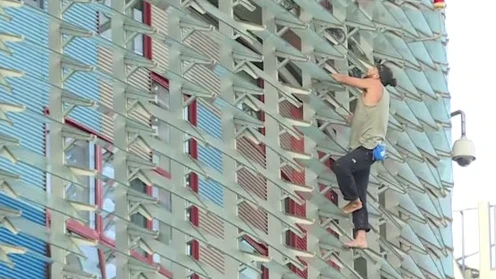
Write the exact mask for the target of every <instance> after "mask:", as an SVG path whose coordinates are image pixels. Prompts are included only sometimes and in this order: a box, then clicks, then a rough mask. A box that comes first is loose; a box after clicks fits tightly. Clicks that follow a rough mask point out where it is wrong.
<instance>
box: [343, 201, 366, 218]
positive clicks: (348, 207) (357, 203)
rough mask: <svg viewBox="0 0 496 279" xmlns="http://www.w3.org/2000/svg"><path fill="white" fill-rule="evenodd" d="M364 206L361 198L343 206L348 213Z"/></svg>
mask: <svg viewBox="0 0 496 279" xmlns="http://www.w3.org/2000/svg"><path fill="white" fill-rule="evenodd" d="M361 208H362V202H361V201H360V199H356V200H354V201H350V202H349V203H348V204H347V205H345V206H344V207H343V211H344V213H346V214H351V213H353V212H355V211H357V210H359V209H361Z"/></svg>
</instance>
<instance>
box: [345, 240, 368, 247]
mask: <svg viewBox="0 0 496 279" xmlns="http://www.w3.org/2000/svg"><path fill="white" fill-rule="evenodd" d="M345 245H346V247H348V248H355V249H367V248H368V244H367V240H361V239H354V240H352V241H350V242H348V243H346V244H345Z"/></svg>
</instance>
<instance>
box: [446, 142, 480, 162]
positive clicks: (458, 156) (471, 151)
mask: <svg viewBox="0 0 496 279" xmlns="http://www.w3.org/2000/svg"><path fill="white" fill-rule="evenodd" d="M451 158H452V159H453V161H455V162H456V163H457V164H458V165H459V166H460V167H466V166H468V165H470V164H471V163H472V162H473V161H475V145H474V143H473V142H472V141H471V140H469V139H468V138H467V137H466V136H462V137H461V138H460V139H458V140H457V141H455V143H454V144H453V149H452V151H451Z"/></svg>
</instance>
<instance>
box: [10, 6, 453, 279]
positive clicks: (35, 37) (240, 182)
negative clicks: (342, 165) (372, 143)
mask: <svg viewBox="0 0 496 279" xmlns="http://www.w3.org/2000/svg"><path fill="white" fill-rule="evenodd" d="M434 2H436V3H437V4H436V7H439V2H443V1H434ZM436 7H435V6H434V3H433V1H432V0H404V1H396V0H394V1H393V0H388V1H385V0H373V1H367V0H360V1H358V0H357V1H351V0H319V1H318V0H149V1H142V0H127V1H123V0H100V1H92V0H77V1H76V0H73V1H71V0H63V1H62V0H45V1H41V0H25V1H24V2H19V1H17V0H0V52H1V53H0V155H1V156H0V181H1V183H0V226H1V228H0V278H9V279H18V278H19V279H20V278H23V279H41V278H78V279H79V278H108V279H112V278H117V279H134V278H139V279H148V278H174V279H179V278H194V279H198V278H210V279H235V278H242V279H255V278H262V279H267V278H270V279H281V278H284V279H292V278H295V279H297V278H307V279H317V278H323V279H345V278H356V279H383V278H387V279H403V278H415V279H426V278H429V279H431V278H440V279H441V278H442V279H445V278H453V277H454V274H453V257H452V250H453V247H452V237H451V194H450V190H451V188H452V186H453V180H452V169H451V168H452V165H451V158H450V155H451V149H450V144H451V122H450V98H449V91H448V88H447V81H446V78H447V73H448V63H447V59H446V44H447V37H446V30H445V28H444V27H445V26H444V12H443V11H442V10H436ZM378 61H381V62H382V63H386V64H387V65H388V66H389V67H390V68H391V69H392V70H393V72H394V74H395V77H396V78H397V80H398V86H397V87H396V88H388V89H387V90H389V91H390V94H391V96H392V98H391V116H390V121H389V131H388V135H387V149H388V158H387V159H386V161H385V162H384V163H380V164H379V163H377V164H375V165H374V167H373V170H372V174H371V180H370V185H369V193H368V197H367V209H368V212H369V215H370V218H371V225H372V231H371V232H370V233H369V235H368V238H369V243H370V247H369V249H366V250H356V251H352V250H348V249H344V248H343V243H344V242H346V241H348V240H349V239H350V238H351V237H352V224H351V220H350V218H349V216H345V215H343V214H342V213H341V210H340V206H341V205H342V203H343V201H342V198H341V197H340V195H339V194H338V193H337V192H335V190H336V189H337V183H336V179H335V176H334V174H333V173H332V171H331V170H330V167H331V166H332V163H333V161H334V160H335V159H337V158H339V157H340V156H342V155H343V154H345V152H346V150H347V144H348V136H349V127H348V125H347V124H346V119H347V117H348V115H349V113H350V111H352V110H353V109H354V106H355V104H356V99H357V97H358V96H359V94H360V93H361V92H359V91H357V90H356V89H354V88H348V87H344V86H342V85H340V84H338V83H337V82H336V81H335V80H334V79H333V78H332V77H331V76H330V73H334V72H341V73H348V74H350V75H353V76H361V75H362V74H363V73H364V71H366V69H367V68H368V67H370V66H371V65H373V64H374V63H376V62H378Z"/></svg>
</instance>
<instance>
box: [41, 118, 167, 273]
mask: <svg viewBox="0 0 496 279" xmlns="http://www.w3.org/2000/svg"><path fill="white" fill-rule="evenodd" d="M45 114H47V115H48V114H49V111H48V109H45ZM65 122H66V124H68V125H69V126H71V127H74V128H76V129H79V130H81V131H83V132H86V133H89V134H92V135H95V136H97V137H98V138H99V139H101V140H103V141H106V142H108V143H110V144H111V143H112V141H111V140H110V139H108V138H105V137H104V136H103V135H101V134H99V133H97V132H95V131H93V130H92V129H90V128H88V127H85V126H84V125H82V124H80V123H78V122H77V121H75V120H73V119H71V118H68V117H67V118H66V119H65ZM47 131H48V130H47V129H45V135H46V136H48V133H47ZM95 149H96V151H95V169H96V170H97V171H99V172H101V170H102V167H103V161H102V151H103V150H102V147H101V146H99V145H95ZM155 171H156V172H157V173H158V174H159V175H161V176H163V177H165V178H168V179H170V178H171V175H170V173H168V172H167V171H165V170H163V169H156V170H155ZM151 188H152V187H150V186H146V190H147V194H148V193H150V194H151ZM95 204H96V205H97V206H98V207H101V206H102V205H103V182H102V181H101V180H99V179H96V181H95ZM46 219H47V227H49V226H50V222H51V214H50V211H49V210H46ZM95 222H96V223H95V229H93V228H91V227H89V226H86V225H83V224H81V223H79V222H78V221H76V220H74V219H72V218H68V219H67V221H66V227H67V231H68V232H72V233H75V234H78V235H80V236H82V237H84V238H87V239H91V240H96V241H98V243H100V244H101V245H104V246H107V247H109V248H115V241H114V240H112V239H111V238H109V237H107V236H105V234H104V231H103V229H104V226H103V217H102V216H101V214H97V215H96V218H95ZM151 224H152V222H151V221H147V228H148V229H150V228H151ZM131 256H132V257H133V258H135V259H137V260H139V261H141V262H143V263H147V264H151V265H153V266H155V267H159V272H160V274H162V275H164V276H166V277H167V278H171V279H172V272H171V271H169V270H167V269H166V268H165V267H163V266H161V265H158V264H156V263H153V256H152V255H146V256H143V255H141V254H140V253H138V251H135V250H132V251H131ZM98 259H99V261H100V270H101V272H102V278H103V279H106V278H107V274H106V268H105V264H104V263H105V256H104V254H103V251H102V250H101V249H98Z"/></svg>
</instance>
